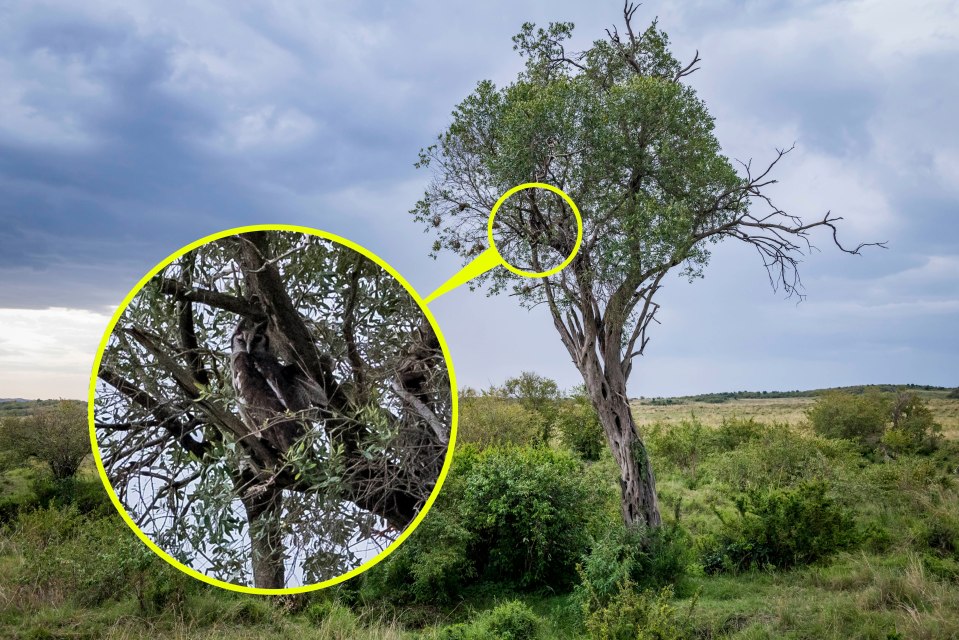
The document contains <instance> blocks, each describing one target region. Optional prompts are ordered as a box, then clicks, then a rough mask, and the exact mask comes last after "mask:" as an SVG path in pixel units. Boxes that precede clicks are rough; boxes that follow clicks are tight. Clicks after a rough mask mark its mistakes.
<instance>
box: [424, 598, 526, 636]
mask: <svg viewBox="0 0 959 640" xmlns="http://www.w3.org/2000/svg"><path fill="white" fill-rule="evenodd" d="M541 626H542V621H541V620H540V618H539V617H538V616H537V615H536V614H535V613H533V611H532V609H530V608H529V607H528V606H527V605H526V604H524V603H522V602H520V601H518V600H512V601H510V602H506V603H503V604H501V605H498V606H497V607H495V608H493V609H491V610H490V611H487V612H485V613H483V614H481V615H479V616H477V618H476V619H475V620H474V621H473V622H470V623H463V622H460V623H457V624H452V625H449V626H447V627H444V628H443V629H441V630H440V631H439V633H438V634H437V635H436V637H437V638H438V639H439V640H532V639H533V638H535V637H536V636H537V635H538V634H539V630H540V627H541Z"/></svg>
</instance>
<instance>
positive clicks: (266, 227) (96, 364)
mask: <svg viewBox="0 0 959 640" xmlns="http://www.w3.org/2000/svg"><path fill="white" fill-rule="evenodd" d="M250 231H294V232H299V233H305V234H309V235H313V236H319V237H321V238H325V239H326V240H330V241H332V242H335V243H337V244H339V245H342V246H345V247H347V248H349V249H352V250H354V251H357V252H359V253H360V254H362V255H363V256H365V257H366V258H369V259H370V260H372V261H373V262H375V263H376V264H377V265H379V266H380V267H381V268H383V269H384V270H386V271H387V273H389V274H390V275H391V276H393V277H394V278H396V279H397V280H398V281H399V282H400V284H402V285H403V287H404V288H405V289H406V291H407V292H408V293H409V294H410V296H412V298H413V300H415V301H416V304H418V305H419V307H420V309H421V310H422V311H423V313H424V314H425V315H426V318H427V320H429V322H430V325H431V326H432V327H433V331H434V333H436V337H437V339H438V340H439V343H440V347H441V348H442V350H443V358H444V360H445V361H446V369H447V371H448V372H449V380H450V391H451V394H452V399H453V415H452V423H451V425H450V442H449V447H448V448H447V450H446V459H445V460H444V462H443V468H442V470H441V471H440V475H439V477H438V478H437V480H436V486H435V487H433V491H432V493H430V497H429V498H428V499H427V500H426V503H425V504H424V505H423V508H422V509H420V512H419V513H418V514H417V515H416V517H415V518H413V522H411V523H410V524H409V526H407V527H406V529H405V530H404V531H403V533H402V534H400V537H399V538H397V539H396V540H394V541H393V542H392V543H391V544H390V545H389V546H388V547H387V548H386V549H384V550H383V551H381V552H380V553H378V554H377V555H376V556H375V557H373V558H371V559H370V560H367V561H366V562H364V563H363V564H361V565H360V566H358V567H356V568H354V569H351V570H350V571H348V572H346V573H344V574H342V575H340V576H337V577H335V578H330V579H329V580H324V581H323V582H317V583H315V584H310V585H303V586H300V587H289V588H284V589H261V588H257V587H247V586H243V585H238V584H234V583H232V582H225V581H223V580H217V579H216V578H212V577H210V576H208V575H206V574H205V573H201V572H199V571H197V570H196V569H194V568H192V567H189V566H187V565H185V564H183V563H181V562H180V561H179V560H177V559H175V558H174V557H172V556H171V555H170V554H168V553H167V552H166V551H164V550H163V549H161V548H160V547H159V546H157V545H156V544H155V543H154V542H153V541H152V540H150V538H148V537H147V535H146V534H145V533H143V531H141V530H140V528H139V527H137V525H136V523H135V522H134V521H133V519H132V518H131V517H130V515H129V514H128V513H127V511H126V509H125V508H124V506H123V503H122V502H120V498H119V497H118V496H117V494H116V492H115V491H114V490H113V486H112V485H111V484H110V479H109V478H108V477H107V473H106V469H104V467H103V460H102V458H101V457H100V449H99V447H98V446H97V434H96V428H95V421H94V410H93V405H94V398H95V395H96V384H97V372H98V371H99V370H100V361H101V359H102V358H103V352H104V350H105V349H106V346H107V341H108V340H109V339H110V336H111V335H112V334H113V329H114V328H115V327H116V324H117V322H118V321H119V320H120V317H121V316H122V315H123V312H124V311H126V308H127V307H128V306H129V304H130V302H132V301H133V298H134V297H135V296H136V295H137V294H138V293H139V292H140V290H141V289H142V288H143V287H144V286H145V285H146V284H147V283H148V282H149V281H150V280H152V279H153V277H154V276H156V275H157V274H158V273H159V272H160V271H161V270H162V269H163V268H164V267H166V266H167V265H169V264H170V263H171V262H173V261H174V260H176V259H177V258H179V257H180V256H182V255H184V254H186V253H189V252H190V251H193V250H194V249H196V248H198V247H201V246H203V245H205V244H207V243H209V242H213V241H214V240H219V239H220V238H225V237H227V236H233V235H237V234H239V233H248V232H250ZM458 418H459V408H458V398H457V394H456V373H455V371H454V370H453V360H452V358H451V356H450V351H449V347H448V346H447V344H446V339H445V338H444V337H443V332H442V331H441V330H440V326H439V323H438V322H437V321H436V318H434V317H433V314H432V313H431V312H430V309H429V307H428V306H427V305H426V303H425V302H424V301H423V297H422V296H421V295H420V294H419V293H418V292H417V291H416V289H414V288H413V287H412V286H411V285H410V283H409V282H407V281H406V279H405V278H403V276H401V275H400V274H399V272H397V271H396V270H395V269H394V268H393V267H392V266H390V265H389V264H388V263H387V262H386V261H384V260H383V259H382V258H380V257H379V256H377V255H376V254H375V253H373V252H371V251H370V250H368V249H366V248H365V247H362V246H360V245H358V244H356V243H354V242H351V241H349V240H347V239H345V238H342V237H340V236H337V235H335V234H332V233H328V232H326V231H321V230H319V229H311V228H309V227H304V226H299V225H289V224H258V225H247V226H243V227H235V228H233V229H226V230H224V231H220V232H218V233H214V234H211V235H208V236H205V237H203V238H200V239H199V240H197V241H195V242H192V243H190V244H188V245H187V246H185V247H183V248H182V249H180V250H178V251H176V252H174V253H172V254H171V255H169V256H167V257H166V258H165V259H164V260H162V261H161V262H160V263H159V264H158V265H156V266H155V267H153V269H151V270H150V271H149V272H148V273H147V274H146V275H145V276H143V278H141V279H140V281H139V282H138V283H137V284H136V286H134V287H133V289H131V290H130V292H129V293H128V294H127V295H126V297H125V298H124V299H123V302H121V303H120V306H119V307H118V308H117V310H116V312H114V314H113V317H112V318H111V319H110V323H109V324H108V325H107V328H106V331H105V332H104V333H103V338H102V339H101V340H100V346H99V348H98V349H97V355H96V358H95V359H94V361H93V372H92V374H91V376H90V389H89V393H88V396H87V421H88V422H89V425H90V442H91V444H92V446H93V459H94V461H95V462H96V465H97V471H98V472H99V474H100V480H102V481H103V485H104V486H105V487H106V489H107V493H108V494H109V495H110V500H111V501H112V502H113V506H115V507H116V508H117V511H119V512H120V515H121V516H122V517H123V520H124V521H125V522H126V523H127V525H128V526H129V527H130V528H131V529H132V530H133V532H134V533H135V534H136V535H137V537H138V538H140V540H142V541H143V542H144V543H145V544H146V545H147V546H148V547H149V548H150V549H151V550H153V552H154V553H156V554H157V555H158V556H160V557H161V558H163V559H164V560H166V561H167V562H168V563H169V564H170V565H172V566H173V567H175V568H177V569H179V570H180V571H182V572H184V573H186V574H187V575H189V576H192V577H194V578H196V579H198V580H202V581H203V582H206V583H207V584H212V585H214V586H217V587H221V588H223V589H229V590H231V591H239V592H241V593H255V594H261V595H284V594H293V593H305V592H307V591H316V590H318V589H323V588H326V587H330V586H333V585H335V584H339V583H340V582H344V581H346V580H349V579H350V578H353V577H355V576H358V575H360V574H361V573H363V572H364V571H366V570H367V569H369V568H371V567H373V566H375V565H376V564H378V563H379V562H381V561H382V560H383V559H384V558H386V557H387V556H389V555H390V554H391V553H393V552H394V551H395V550H396V549H397V548H398V547H399V546H400V545H401V544H402V543H403V541H404V540H406V539H407V538H408V537H409V536H410V534H412V533H413V531H415V530H416V527H418V526H419V524H420V522H422V520H423V518H425V517H426V514H427V512H428V511H429V510H430V507H432V506H433V503H434V502H435V501H436V497H437V496H438V495H439V492H440V489H441V488H442V487H443V482H444V481H445V480H446V475H447V473H448V472H449V468H450V463H451V462H452V459H453V448H454V446H455V444H456V427H457V422H458Z"/></svg>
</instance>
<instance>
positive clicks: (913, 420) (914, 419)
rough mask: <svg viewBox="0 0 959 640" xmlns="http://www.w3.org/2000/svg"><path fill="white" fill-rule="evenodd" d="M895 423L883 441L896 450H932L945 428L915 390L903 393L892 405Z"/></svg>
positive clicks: (902, 451) (927, 451)
mask: <svg viewBox="0 0 959 640" xmlns="http://www.w3.org/2000/svg"><path fill="white" fill-rule="evenodd" d="M891 418H892V424H891V425H890V427H889V430H888V431H886V433H885V434H883V437H882V443H883V445H885V446H886V448H887V449H888V450H890V451H891V452H893V453H930V452H931V451H933V450H934V449H935V448H936V446H937V445H938V441H939V438H940V436H939V432H940V431H942V427H941V426H940V425H939V423H937V422H936V420H935V418H934V416H933V415H932V411H930V410H929V407H928V406H927V405H926V402H925V401H924V400H923V399H922V398H920V397H919V396H917V395H916V394H914V393H899V394H898V395H897V396H896V398H895V399H894V400H893V402H892V405H891Z"/></svg>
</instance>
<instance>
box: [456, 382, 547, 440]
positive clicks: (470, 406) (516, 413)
mask: <svg viewBox="0 0 959 640" xmlns="http://www.w3.org/2000/svg"><path fill="white" fill-rule="evenodd" d="M543 429H544V425H543V416H542V415H540V414H539V413H537V412H535V411H532V410H530V409H528V408H526V407H524V406H523V405H521V404H520V403H519V402H517V401H515V400H510V399H506V398H501V397H496V396H489V395H486V396H473V395H466V396H463V397H461V398H460V403H459V423H458V425H457V431H456V441H457V444H474V445H477V446H479V447H491V446H497V445H518V446H522V445H530V444H533V443H534V442H537V441H538V439H539V438H540V436H541V434H542V432H543Z"/></svg>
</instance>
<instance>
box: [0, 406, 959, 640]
mask: <svg viewBox="0 0 959 640" xmlns="http://www.w3.org/2000/svg"><path fill="white" fill-rule="evenodd" d="M922 393H923V394H924V395H925V396H927V399H928V401H929V404H930V408H931V409H932V410H933V412H934V414H935V415H936V418H937V420H939V421H940V423H942V424H943V426H944V427H945V432H946V435H947V437H948V438H950V439H953V440H954V439H959V399H950V398H947V397H946V395H947V393H946V392H944V391H936V390H929V391H923V392H922ZM814 401H815V400H814V398H813V397H784V398H736V399H732V400H728V401H726V402H723V403H710V402H702V401H684V403H683V404H673V405H652V404H649V403H645V402H641V403H636V404H634V409H635V411H636V413H637V417H638V419H639V422H640V423H641V425H642V428H643V430H644V432H649V431H650V428H651V425H652V424H653V423H655V422H660V423H662V424H664V425H666V426H665V429H667V430H668V429H682V428H686V427H683V426H682V422H683V421H688V420H689V418H690V414H691V413H694V414H695V416H696V418H697V419H699V420H700V421H701V422H702V423H703V424H704V425H705V426H706V427H707V428H710V427H715V426H718V425H720V424H722V422H723V420H724V419H729V418H731V417H734V416H735V417H756V418H757V419H759V420H762V421H763V422H765V423H768V424H771V423H779V425H780V426H778V427H777V428H778V429H786V430H789V431H790V432H793V433H794V435H795V436H796V437H795V438H794V439H793V440H788V441H784V442H785V444H783V445H782V448H781V449H776V448H763V447H762V446H760V447H754V448H753V449H749V447H748V446H746V445H740V447H739V448H737V449H736V450H735V451H734V452H733V453H734V454H735V455H734V456H733V457H713V456H719V455H720V454H717V453H711V454H709V455H703V456H702V458H701V459H699V460H697V466H696V476H695V478H694V477H693V475H692V472H691V469H690V468H689V467H686V466H682V465H674V464H673V463H671V462H670V461H669V460H668V459H667V458H666V457H665V456H657V455H656V452H655V447H653V454H652V455H653V457H652V461H653V464H654V467H655V469H656V473H657V488H658V491H659V494H660V500H661V503H662V508H663V512H664V517H665V518H666V519H667V521H670V522H671V521H672V520H673V519H674V518H675V517H676V514H677V513H678V515H679V518H680V522H681V524H682V525H683V526H684V527H685V528H686V529H687V530H688V531H689V532H690V533H691V535H692V540H693V542H692V544H693V546H694V547H695V546H696V545H697V544H699V542H700V541H701V540H702V539H704V537H705V536H708V535H709V533H710V532H711V531H715V530H716V529H717V528H718V527H719V526H720V524H721V522H720V516H723V517H732V516H734V515H735V507H734V506H733V501H732V495H733V492H732V490H731V489H730V486H729V485H728V484H725V482H728V481H729V478H731V477H735V473H734V472H736V473H738V472H741V473H743V474H745V475H746V476H750V474H752V475H755V473H756V472H755V471H754V470H755V469H765V470H766V471H764V472H763V473H771V472H770V471H769V469H774V468H775V464H776V462H777V456H780V455H782V456H786V455H787V454H790V455H791V453H790V452H791V450H790V449H789V447H798V448H799V449H803V448H804V447H808V446H813V443H814V442H815V441H814V440H812V439H811V438H812V437H813V436H812V435H811V434H809V432H808V431H807V430H805V429H804V427H803V423H804V421H805V411H806V409H808V408H809V406H811V403H812V402H814ZM817 446H818V445H817ZM823 451H825V453H822V454H819V453H817V454H816V455H815V456H812V458H810V460H811V462H810V463H809V464H808V465H807V466H805V467H803V472H804V473H808V474H810V475H813V476H820V475H826V476H828V477H827V478H826V479H828V480H829V481H830V482H831V483H832V486H833V487H834V488H835V491H836V494H837V497H838V498H839V499H840V500H841V502H842V504H843V505H844V506H845V507H847V508H849V509H851V510H852V512H853V513H854V515H855V519H856V523H857V527H862V528H863V530H866V529H869V528H871V529H869V530H871V531H873V534H871V535H873V538H869V539H868V540H867V541H866V542H863V543H862V544H861V545H859V546H858V547H856V548H854V549H852V550H849V551H843V552H840V553H838V554H837V555H834V556H832V557H831V558H829V559H827V560H826V561H824V562H823V563H821V564H819V565H815V566H809V567H800V568H796V569H792V570H788V571H753V572H747V573H743V574H740V575H724V574H719V575H712V576H707V575H705V574H703V572H702V569H701V567H697V566H696V565H695V563H694V565H693V566H692V567H691V570H690V571H691V573H690V575H689V576H688V577H687V578H686V580H685V581H684V583H683V584H682V588H681V589H678V594H679V595H678V597H676V598H675V600H674V602H673V604H674V605H675V606H676V608H677V610H678V611H680V612H681V613H682V615H683V616H685V615H686V614H685V612H686V611H688V610H689V608H690V605H692V604H693V602H694V601H695V605H694V606H693V607H692V609H691V614H690V618H689V622H690V624H691V627H692V636H691V637H695V638H702V639H719V638H736V639H759V638H795V639H814V638H815V639H819V638H821V639H824V640H828V639H832V638H836V639H842V640H853V639H858V638H876V639H882V640H890V639H892V638H909V639H912V638H916V639H919V640H925V639H929V640H932V639H933V638H959V549H952V548H951V547H950V544H951V543H950V542H949V540H948V536H949V535H950V532H959V454H957V453H956V449H949V448H945V449H943V450H942V451H940V452H939V453H938V454H936V456H933V457H926V458H922V457H916V458H913V457H904V458H902V459H899V460H868V459H866V458H862V457H859V456H849V455H847V454H846V453H843V451H841V450H839V449H837V450H836V451H831V450H829V449H828V448H827V449H824V450H823ZM807 453H808V450H807ZM722 455H726V454H722ZM750 456H753V457H750ZM817 456H818V457H817ZM830 456H832V457H830ZM727 460H729V461H735V463H736V464H737V465H741V466H742V468H741V469H740V470H738V471H737V470H735V469H730V468H726V467H722V466H721V464H720V463H722V464H726V462H727ZM804 464H805V463H804ZM751 465H754V466H751ZM737 469H738V467H737ZM823 470H826V471H825V472H823ZM592 471H593V472H595V473H596V474H597V475H600V476H602V477H608V478H609V482H610V483H611V485H613V484H615V482H616V479H615V465H613V463H612V461H611V459H610V457H609V455H608V454H605V455H604V456H603V457H602V458H601V460H600V461H599V462H596V463H593V467H592ZM40 472H42V470H41V469H39V468H38V467H34V466H29V465H28V466H24V467H19V468H10V469H7V470H6V471H5V472H3V473H2V474H0V497H4V496H5V497H17V498H19V497H28V496H29V494H30V492H31V491H32V486H33V480H34V478H35V477H36V475H37V474H38V473H40ZM84 475H85V477H95V474H94V473H93V471H92V466H91V465H89V464H88V465H86V466H85V467H84ZM719 476H722V478H725V480H720V479H718V478H719ZM772 478H775V480H773V479H772ZM754 479H755V480H756V481H757V482H759V483H764V482H766V483H769V482H773V481H775V482H783V483H789V482H795V481H798V480H796V479H795V478H792V477H791V476H788V475H783V476H781V477H780V476H774V475H769V476H767V477H756V478H754ZM717 511H718V512H719V515H717ZM57 517H59V516H51V521H50V522H47V521H45V520H43V519H42V518H38V519H35V521H32V524H30V525H29V527H27V525H26V524H22V525H16V524H8V525H6V526H3V527H0V637H2V638H71V639H78V638H108V639H113V638H116V639H120V638H123V639H126V638H130V639H132V638H142V637H157V638H179V639H192V638H224V639H225V638H247V639H251V640H253V639H264V640H266V639H269V640H276V639H279V638H308V639H309V638H317V639H319V638H343V639H346V638H358V639H360V640H364V639H370V640H373V639H382V640H406V639H411V640H412V639H423V640H426V639H429V638H437V637H439V636H440V634H441V630H442V628H443V627H445V626H447V625H449V624H452V623H457V622H460V623H466V624H469V623H471V621H476V620H479V619H482V618H483V616H484V615H485V614H487V613H488V612H489V611H491V610H492V609H493V608H494V607H496V606H497V605H498V604H501V603H503V602H505V601H507V600H511V599H519V600H521V601H523V602H525V603H526V604H527V605H528V606H529V607H530V608H531V609H532V610H533V612H534V613H535V614H536V615H537V616H538V617H539V618H540V619H541V620H542V625H541V628H540V633H539V637H540V638H541V639H543V640H545V639H547V638H557V639H559V640H574V639H576V638H582V637H585V631H584V629H583V627H582V620H583V616H582V611H580V610H579V608H578V606H577V605H576V604H575V603H574V602H573V599H572V598H571V597H570V596H569V595H568V594H562V593H550V592H548V591H547V592H544V593H535V594H528V593H526V594H524V593H513V592H504V591H498V590H496V589H495V588H493V589H486V590H483V589H476V590H475V591H473V592H471V593H470V596H469V597H468V598H467V599H466V600H465V601H463V602H461V603H459V604H456V605H454V606H452V607H450V608H446V609H441V608H439V607H433V606H418V607H402V608H395V609H391V608H390V607H389V606H387V605H385V604H383V603H368V604H367V605H353V606H352V607H350V606H347V605H346V604H345V603H348V602H352V599H351V598H350V597H349V594H348V592H347V590H336V589H334V590H331V591H327V592H319V593H312V594H306V595H302V596H298V597H295V598H279V599H278V598H260V597H254V596H246V595H240V594H235V593H231V592H227V591H223V590H221V589H218V588H215V587H211V586H209V585H205V584H202V583H199V582H196V581H194V580H191V579H183V580H182V581H179V582H178V581H177V578H176V577H174V578H171V575H173V576H178V574H171V573H170V572H171V571H172V570H171V569H170V568H169V567H167V565H165V563H163V562H162V561H161V560H159V559H158V558H149V557H148V558H147V560H146V563H145V564H144V565H143V566H142V567H141V568H140V569H137V572H135V573H133V574H131V578H130V579H129V580H124V581H123V582H122V585H123V586H122V588H120V589H119V590H117V591H115V592H113V593H109V594H106V595H105V596H104V597H102V598H99V599H98V601H97V602H96V603H94V604H90V603H87V604H84V603H83V602H84V594H85V593H88V591H87V590H88V589H92V588H96V586H97V585H98V584H101V583H104V581H107V580H108V579H109V578H110V568H109V567H108V568H107V569H106V570H105V571H104V570H103V567H102V565H103V562H104V558H107V557H110V554H111V553H113V555H114V556H116V553H117V552H116V548H121V549H127V547H126V546H123V545H129V549H130V550H131V551H132V550H133V549H136V548H137V545H138V544H139V543H138V541H136V540H135V538H133V537H132V533H131V532H130V531H129V530H128V529H127V527H126V525H124V524H123V523H122V522H121V521H120V519H119V518H117V517H116V516H114V515H111V516H109V518H111V519H112V520H111V521H112V525H111V524H110V522H109V521H102V519H98V520H95V521H93V520H90V519H84V517H83V516H81V517H80V518H81V520H80V522H81V523H82V526H80V527H79V529H77V530H73V529H69V530H68V533H66V534H62V533H61V534H59V535H61V536H62V535H66V539H64V540H63V541H62V542H59V543H56V544H52V545H49V546H46V547H44V545H45V542H44V540H45V539H49V540H53V539H63V538H62V537H61V538H54V533H53V532H54V531H55V530H57V526H59V525H57V524H56V522H55V521H56V520H57ZM111 526H112V527H114V529H111V528H110V527H111ZM18 527H19V528H18ZM23 527H27V528H23ZM98 527H100V528H102V531H101V532H100V533H99V534H96V535H94V534H93V533H92V532H94V531H95V530H96V529H97V528H98ZM950 527H952V528H950ZM876 531H879V532H881V535H878V536H877V535H876V534H875V532H876ZM81 534H83V535H81ZM955 544H956V545H957V546H959V536H957V538H956V540H955ZM931 545H932V546H931ZM936 545H938V546H936ZM691 552H692V553H691V556H692V557H696V555H697V553H698V548H693V549H691ZM68 569H69V570H68ZM171 580H172V583H170V581H171ZM98 581H99V582H98ZM168 583H170V584H172V585H173V586H172V589H173V593H174V595H173V596H171V597H169V598H167V599H165V600H164V601H163V602H161V603H160V605H158V606H154V605H151V604H150V601H149V598H150V596H149V594H150V593H153V592H152V591H150V590H151V589H154V591H155V587H156V585H164V584H168ZM41 584H42V585H43V586H42V587H38V586H37V585H41ZM106 584H110V583H109V582H106ZM90 585H92V586H90ZM144 594H147V595H144ZM337 599H339V601H337Z"/></svg>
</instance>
